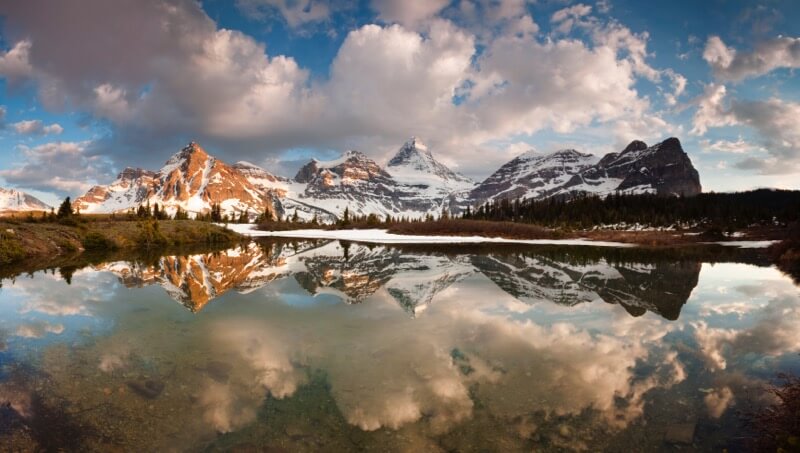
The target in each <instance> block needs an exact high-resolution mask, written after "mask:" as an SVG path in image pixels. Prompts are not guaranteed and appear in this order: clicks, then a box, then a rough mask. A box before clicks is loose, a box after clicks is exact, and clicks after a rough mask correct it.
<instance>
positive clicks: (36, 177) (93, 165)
mask: <svg viewBox="0 0 800 453" xmlns="http://www.w3.org/2000/svg"><path fill="white" fill-rule="evenodd" d="M89 145H90V143H89V142H51V143H45V144H43V145H39V146H36V147H33V148H29V147H22V148H21V151H22V157H23V160H22V162H21V163H20V164H19V165H18V166H16V167H14V168H11V169H6V170H0V177H3V178H4V179H5V180H6V181H8V182H9V183H11V184H14V185H17V186H20V187H28V188H32V189H36V190H42V191H55V192H58V193H63V194H74V193H78V192H84V191H86V190H88V189H89V188H90V187H91V186H92V181H97V180H101V179H108V178H110V177H111V176H112V175H113V172H112V170H111V164H110V162H109V160H108V159H107V158H106V157H105V156H100V155H92V154H91V153H90V152H89V149H88V148H89Z"/></svg>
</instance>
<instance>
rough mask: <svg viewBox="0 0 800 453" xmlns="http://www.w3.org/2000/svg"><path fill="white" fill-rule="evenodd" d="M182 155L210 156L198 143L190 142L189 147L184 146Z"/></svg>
mask: <svg viewBox="0 0 800 453" xmlns="http://www.w3.org/2000/svg"><path fill="white" fill-rule="evenodd" d="M181 153H182V154H184V155H191V154H201V155H206V156H207V155H208V153H207V152H206V150H204V149H203V147H202V146H200V144H199V143H197V142H189V144H188V145H186V146H184V147H183V149H182V150H181Z"/></svg>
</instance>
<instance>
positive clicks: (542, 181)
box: [470, 149, 599, 202]
mask: <svg viewBox="0 0 800 453" xmlns="http://www.w3.org/2000/svg"><path fill="white" fill-rule="evenodd" d="M598 160H599V159H598V158H597V157H596V156H593V155H591V154H583V153H580V152H578V151H575V150H574V149H562V150H560V151H556V152H554V153H552V154H547V155H540V154H537V153H535V152H533V151H528V152H526V153H524V154H522V155H520V156H517V157H515V158H514V159H512V160H511V161H509V162H507V163H506V164H505V165H503V166H502V167H500V168H499V169H498V170H497V171H496V172H494V173H492V175H491V176H489V177H488V178H486V179H485V180H484V181H483V182H482V183H481V184H480V185H479V186H478V187H476V188H475V190H473V191H472V192H471V193H470V196H471V198H472V199H473V200H476V201H478V202H481V201H485V200H489V199H503V198H509V199H516V198H528V199H540V198H547V197H549V196H551V195H553V194H554V193H556V192H558V191H559V190H561V189H562V188H563V187H564V185H565V184H566V183H567V182H568V181H569V180H570V179H572V177H573V176H574V175H578V174H580V173H582V172H584V171H586V170H587V169H588V168H591V167H592V166H593V165H595V164H596V163H597V161H598Z"/></svg>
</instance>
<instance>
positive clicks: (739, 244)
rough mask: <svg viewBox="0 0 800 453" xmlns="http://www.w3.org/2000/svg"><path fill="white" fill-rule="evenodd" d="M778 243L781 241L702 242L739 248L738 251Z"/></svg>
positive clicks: (761, 247)
mask: <svg viewBox="0 0 800 453" xmlns="http://www.w3.org/2000/svg"><path fill="white" fill-rule="evenodd" d="M778 242H781V241H717V242H703V244H719V245H725V246H728V247H739V248H740V249H765V248H767V247H769V246H770V245H772V244H775V243H778Z"/></svg>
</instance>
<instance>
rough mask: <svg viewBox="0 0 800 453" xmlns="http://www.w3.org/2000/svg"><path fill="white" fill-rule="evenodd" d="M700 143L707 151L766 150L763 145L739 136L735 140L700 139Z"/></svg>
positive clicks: (743, 152)
mask: <svg viewBox="0 0 800 453" xmlns="http://www.w3.org/2000/svg"><path fill="white" fill-rule="evenodd" d="M700 145H701V146H702V147H703V149H704V150H705V151H707V152H714V151H716V152H721V153H732V154H746V153H749V152H751V151H760V152H763V151H766V149H764V147H762V146H760V145H757V144H755V143H750V142H749V141H747V140H745V139H744V138H742V137H741V136H739V138H738V139H737V140H736V141H732V140H714V141H711V140H708V139H704V140H700Z"/></svg>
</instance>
